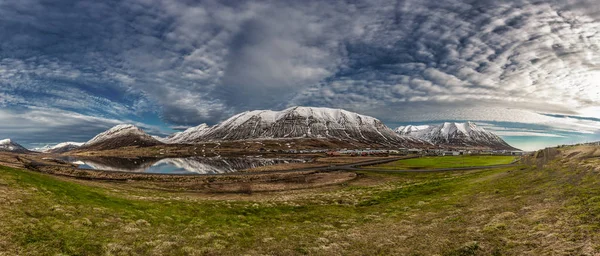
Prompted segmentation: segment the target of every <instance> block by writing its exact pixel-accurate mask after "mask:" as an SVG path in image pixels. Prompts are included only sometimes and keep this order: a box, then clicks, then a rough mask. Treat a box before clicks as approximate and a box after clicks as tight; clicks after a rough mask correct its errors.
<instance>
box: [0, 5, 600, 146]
mask: <svg viewBox="0 0 600 256" xmlns="http://www.w3.org/2000/svg"><path fill="white" fill-rule="evenodd" d="M598 6H599V5H598V4H597V2H596V1H593V0H588V1H584V0H581V1H580V0H571V1H568V0H563V1H552V0H546V1H533V0H532V1H525V0H514V1H510V0H508V1H487V0H437V1H423V0H400V1H385V0H369V1H184V0H180V1H176V0H123V1H92V0H80V1H71V0H69V1H67V0H52V1H50V0H48V1H43V0H20V1H1V0H0V38H2V40H1V41H0V106H1V107H2V110H1V111H0V137H13V138H15V139H16V140H19V139H20V140H27V143H34V142H39V143H57V142H60V141H63V140H79V141H82V140H86V139H88V138H90V137H92V136H93V135H94V134H95V133H97V132H100V131H102V129H105V128H107V127H110V126H111V125H113V124H115V123H119V122H125V121H126V122H134V123H138V124H141V125H146V126H147V127H148V128H149V129H151V130H153V131H155V134H160V133H161V132H167V131H168V130H169V129H167V127H176V128H181V127H182V126H183V127H185V126H189V125H198V124H200V123H204V122H206V123H209V124H214V123H215V122H218V121H220V120H222V119H224V118H227V117H229V116H230V115H232V114H235V113H237V112H240V111H244V110H249V109H282V108H285V107H288V106H293V105H306V106H326V107H340V108H346V109H348V110H352V111H356V112H360V113H363V114H369V115H372V116H375V117H377V118H379V119H381V120H383V121H384V122H386V123H387V124H388V125H390V126H394V125H400V124H406V123H412V122H417V123H424V122H434V123H435V122H441V121H452V120H474V121H479V122H481V123H482V124H484V125H488V128H490V129H492V130H495V131H497V132H499V133H501V135H503V136H513V137H514V136H517V137H518V136H523V137H530V136H535V137H548V138H559V137H569V136H571V137H575V138H577V140H578V141H582V140H588V139H594V138H597V136H598V131H599V130H600V86H599V84H598V83H599V81H600V34H598V30H599V28H600V20H599V18H600V11H599V10H600V8H599V7H598ZM58 115H62V116H63V119H59V120H55V119H53V118H54V117H56V116H58ZM40 116H43V117H44V118H41V117H40ZM45 117H47V118H45ZM61 120H65V121H64V123H60V122H63V121H61ZM57 122H58V124H57ZM525 124H526V125H525ZM57 127H60V128H61V129H57ZM69 127H77V128H69ZM161 127H162V131H159V129H161ZM71 129H72V130H71ZM33 130H34V131H36V138H32V136H29V134H30V131H33ZM38 137H39V138H38Z"/></svg>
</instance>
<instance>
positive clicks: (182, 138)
mask: <svg viewBox="0 0 600 256" xmlns="http://www.w3.org/2000/svg"><path fill="white" fill-rule="evenodd" d="M209 130H210V126H208V125H207V124H201V125H198V126H196V127H192V128H189V129H187V130H185V131H183V132H178V133H174V134H173V135H171V136H169V137H167V138H163V139H161V141H162V142H164V143H169V144H185V143H188V142H192V141H197V140H198V139H199V138H201V137H202V136H203V135H204V134H206V132H208V131H209Z"/></svg>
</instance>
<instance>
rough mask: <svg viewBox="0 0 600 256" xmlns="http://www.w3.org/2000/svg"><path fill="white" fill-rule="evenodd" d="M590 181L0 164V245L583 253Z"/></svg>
mask: <svg viewBox="0 0 600 256" xmlns="http://www.w3.org/2000/svg"><path fill="white" fill-rule="evenodd" d="M598 184H600V175H599V174H598V173H596V172H595V171H594V170H593V169H590V168H586V167H584V166H580V165H573V166H571V167H568V166H567V167H564V166H563V165H562V162H558V161H557V162H556V164H554V165H549V166H547V167H544V168H535V167H533V166H532V167H527V166H523V167H518V168H517V167H514V168H506V169H496V170H480V171H461V172H451V173H401V174H381V173H377V174H373V173H368V172H365V173H361V175H360V178H359V179H358V180H356V181H354V182H350V183H348V184H343V185H339V186H337V187H333V188H327V189H320V190H307V191H288V192H281V193H267V194H253V195H238V196H237V197H233V198H228V199H219V197H218V195H213V196H210V195H197V194H187V193H173V192H164V191H154V190H146V189H136V188H133V187H131V186H130V185H128V184H127V183H125V184H112V183H110V184H109V183H100V182H87V181H86V182H84V181H72V180H66V179H63V178H56V177H52V176H48V175H44V174H39V173H34V172H30V171H23V170H17V169H11V168H6V167H0V237H1V238H2V239H0V255H244V254H246V255H264V254H268V255H307V254H308V255H434V254H436V255H542V254H558V255H574V254H577V255H594V254H598V253H600V246H599V245H600V238H599V234H600V186H598Z"/></svg>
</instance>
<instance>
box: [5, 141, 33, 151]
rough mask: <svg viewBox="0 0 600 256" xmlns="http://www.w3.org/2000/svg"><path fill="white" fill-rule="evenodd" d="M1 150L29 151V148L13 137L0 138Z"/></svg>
mask: <svg viewBox="0 0 600 256" xmlns="http://www.w3.org/2000/svg"><path fill="white" fill-rule="evenodd" d="M0 151H3V152H14V153H29V152H31V151H29V150H28V149H26V148H25V147H23V146H21V145H19V143H16V142H14V141H12V140H11V139H4V140H0Z"/></svg>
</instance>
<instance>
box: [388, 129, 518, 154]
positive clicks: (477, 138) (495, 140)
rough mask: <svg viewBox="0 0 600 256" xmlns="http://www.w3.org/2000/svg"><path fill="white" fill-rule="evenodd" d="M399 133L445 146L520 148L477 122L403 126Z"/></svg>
mask: <svg viewBox="0 0 600 256" xmlns="http://www.w3.org/2000/svg"><path fill="white" fill-rule="evenodd" d="M395 131H396V132H397V133H398V134H400V135H404V136H411V137H414V138H419V139H422V140H425V141H429V142H431V143H433V144H435V145H438V146H443V147H457V148H461V147H462V148H466V147H480V148H489V149H494V150H518V149H516V148H514V147H512V146H511V145H509V144H508V143H506V142H505V141H504V140H503V139H502V138H500V137H499V136H498V135H496V134H494V133H492V132H489V131H486V130H485V129H483V128H482V127H478V126H477V125H476V124H475V123H472V122H467V123H443V124H440V125H423V126H412V125H409V126H401V127H398V128H396V130H395Z"/></svg>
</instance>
